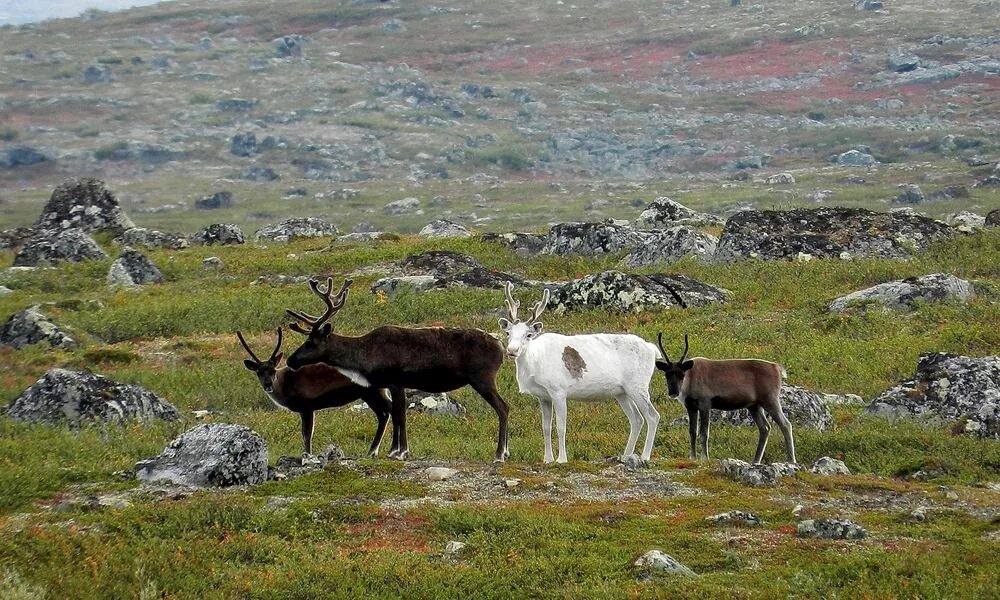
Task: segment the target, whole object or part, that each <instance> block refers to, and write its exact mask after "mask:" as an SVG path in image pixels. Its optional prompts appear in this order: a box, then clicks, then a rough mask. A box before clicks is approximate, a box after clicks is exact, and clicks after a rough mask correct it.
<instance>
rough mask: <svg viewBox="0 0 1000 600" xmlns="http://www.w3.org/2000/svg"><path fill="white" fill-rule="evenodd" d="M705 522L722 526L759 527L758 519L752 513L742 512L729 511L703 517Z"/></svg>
mask: <svg viewBox="0 0 1000 600" xmlns="http://www.w3.org/2000/svg"><path fill="white" fill-rule="evenodd" d="M705 520H706V521H711V522H713V523H719V524H722V525H753V526H756V525H760V517H758V516H757V515H755V514H753V513H748V512H743V511H742V510H731V511H729V512H724V513H720V514H717V515H712V516H710V517H705Z"/></svg>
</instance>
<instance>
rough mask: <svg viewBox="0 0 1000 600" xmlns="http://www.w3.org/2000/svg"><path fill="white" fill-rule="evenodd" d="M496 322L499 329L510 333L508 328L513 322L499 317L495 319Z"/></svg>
mask: <svg viewBox="0 0 1000 600" xmlns="http://www.w3.org/2000/svg"><path fill="white" fill-rule="evenodd" d="M497 323H499V324H500V329H501V330H502V331H505V332H507V333H510V328H511V327H513V326H514V324H513V323H511V322H510V321H508V320H507V319H500V320H499V321H497Z"/></svg>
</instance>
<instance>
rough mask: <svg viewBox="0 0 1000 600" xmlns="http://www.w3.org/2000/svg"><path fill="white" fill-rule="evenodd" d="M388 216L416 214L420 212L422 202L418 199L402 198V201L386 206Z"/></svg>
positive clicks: (395, 201)
mask: <svg viewBox="0 0 1000 600" xmlns="http://www.w3.org/2000/svg"><path fill="white" fill-rule="evenodd" d="M382 210H383V211H385V212H386V214H390V215H409V214H413V213H416V212H417V211H419V210H420V200H418V199H416V198H402V199H400V200H393V201H392V202H389V203H388V204H386V205H385V206H384V207H383V208H382Z"/></svg>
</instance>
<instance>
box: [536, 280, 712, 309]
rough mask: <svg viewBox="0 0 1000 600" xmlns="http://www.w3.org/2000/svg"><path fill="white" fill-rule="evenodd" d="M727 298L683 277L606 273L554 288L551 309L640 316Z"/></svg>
mask: <svg viewBox="0 0 1000 600" xmlns="http://www.w3.org/2000/svg"><path fill="white" fill-rule="evenodd" d="M671 290H673V291H671ZM675 293H676V295H675ZM726 294H727V292H726V290H723V289H721V288H717V287H714V286H711V285H708V284H706V283H702V282H700V281H698V280H696V279H691V278H690V277H685V276H683V275H668V274H666V273H653V274H650V275H628V274H625V273H622V272H621V271H603V272H601V273H595V274H593V275H588V276H586V277H584V278H582V279H578V280H576V281H571V282H569V283H567V284H565V285H562V286H560V287H555V288H552V297H551V299H550V300H549V308H551V309H552V310H553V311H555V312H564V311H567V310H587V309H603V310H611V311H618V312H640V311H643V310H650V309H663V308H672V307H678V306H681V305H688V306H703V305H705V304H709V303H714V302H725V300H726Z"/></svg>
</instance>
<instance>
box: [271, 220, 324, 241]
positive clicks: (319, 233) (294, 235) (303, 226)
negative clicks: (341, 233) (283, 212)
mask: <svg viewBox="0 0 1000 600" xmlns="http://www.w3.org/2000/svg"><path fill="white" fill-rule="evenodd" d="M337 233H338V231H337V227H336V225H333V224H332V223H327V222H326V221H325V220H323V219H320V218H317V217H302V218H291V219H285V220H284V221H282V222H280V223H277V224H272V225H265V226H263V227H261V228H260V229H258V230H257V233H255V234H254V240H256V241H258V242H264V241H267V242H287V241H290V240H294V239H298V238H316V237H333V236H335V235H337Z"/></svg>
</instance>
